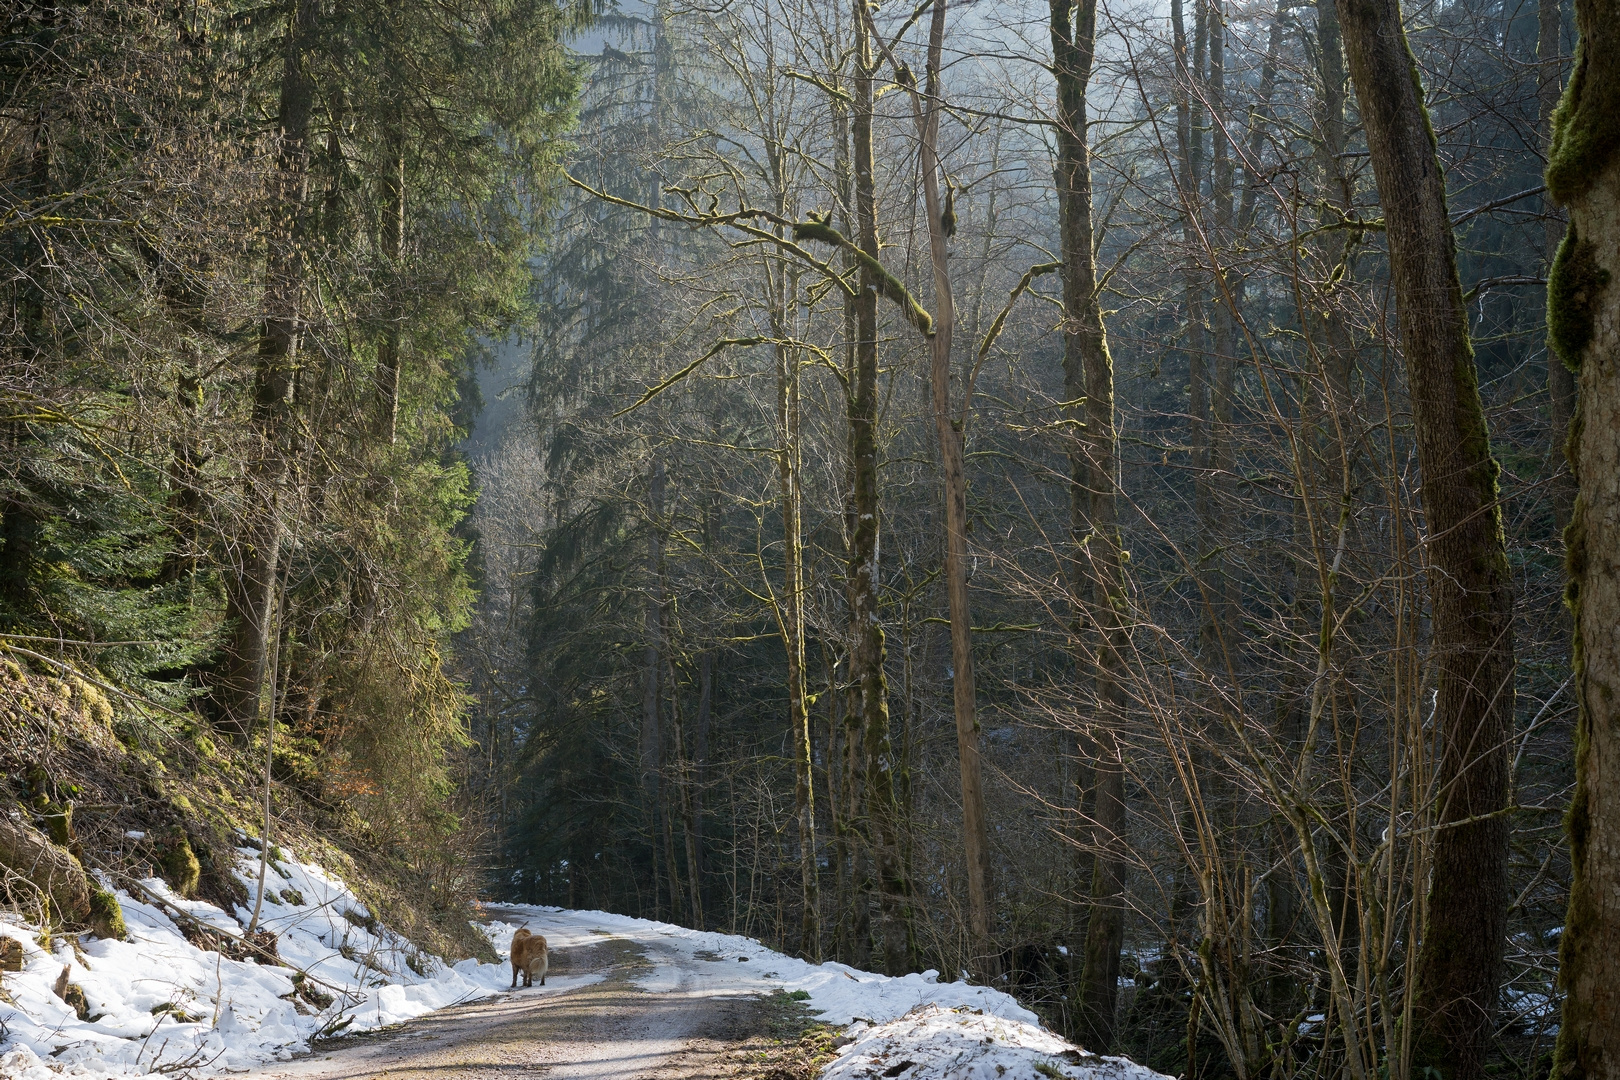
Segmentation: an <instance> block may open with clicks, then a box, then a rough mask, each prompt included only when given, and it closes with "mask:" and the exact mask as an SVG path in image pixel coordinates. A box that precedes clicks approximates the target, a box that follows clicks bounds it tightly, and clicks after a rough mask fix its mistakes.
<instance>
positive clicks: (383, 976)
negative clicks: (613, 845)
mask: <svg viewBox="0 0 1620 1080" xmlns="http://www.w3.org/2000/svg"><path fill="white" fill-rule="evenodd" d="M238 855H239V860H238V863H237V873H238V876H240V877H241V878H242V880H243V881H244V882H245V883H246V884H247V886H248V892H249V896H250V902H249V906H248V907H246V908H238V909H237V911H236V912H235V913H234V917H233V915H229V914H226V913H225V912H224V911H222V910H220V909H219V908H217V907H215V906H214V905H212V904H207V903H203V902H201V901H193V900H185V899H182V898H180V897H179V896H177V895H175V894H174V893H173V892H171V891H170V890H169V888H168V886H166V885H165V884H164V883H163V882H162V880H160V879H158V878H151V879H148V880H146V881H144V882H142V883H141V884H142V887H143V888H144V889H147V890H149V891H150V893H151V894H152V895H154V896H156V897H159V898H161V899H162V900H163V901H164V902H165V903H166V904H168V905H170V906H172V908H173V909H175V910H178V911H183V912H185V913H186V914H187V915H189V916H191V917H192V918H193V919H195V920H196V921H197V922H199V923H201V924H203V925H204V926H206V927H211V928H214V929H217V930H220V931H223V932H224V933H226V934H230V935H234V936H237V937H240V936H241V934H242V932H243V929H244V927H245V926H246V925H247V923H248V922H249V920H250V919H251V918H252V906H251V898H252V897H254V896H256V895H257V881H258V859H259V855H258V852H257V851H255V850H253V849H251V848H240V849H238ZM135 891H136V893H137V896H131V895H130V893H129V892H126V891H123V890H119V891H118V892H117V893H116V895H117V897H118V901H119V903H120V905H121V906H122V907H123V911H124V922H125V924H126V925H127V927H128V930H129V940H128V941H103V940H100V939H95V938H89V937H86V938H85V940H84V943H83V945H82V946H81V947H80V948H79V949H77V950H76V949H75V948H74V946H73V944H72V939H71V938H68V937H61V936H58V937H57V938H55V939H54V941H53V947H52V949H51V951H49V952H47V951H46V950H45V949H43V948H41V947H40V945H39V942H38V940H37V938H38V931H37V928H34V927H29V926H25V925H21V924H18V923H8V922H4V921H0V936H4V937H10V938H14V939H16V940H17V941H19V942H21V943H22V947H23V950H24V969H23V970H22V971H20V972H5V973H3V974H0V990H3V991H4V995H5V997H6V998H8V999H9V1000H0V1077H4V1078H5V1080H56V1078H57V1077H59V1076H61V1075H71V1076H79V1077H84V1078H86V1080H93V1078H98V1077H115V1076H116V1077H133V1076H142V1075H147V1074H158V1073H159V1072H162V1073H169V1074H172V1073H175V1072H182V1071H189V1072H195V1073H196V1074H198V1075H206V1074H209V1073H217V1072H225V1071H227V1070H234V1071H240V1070H242V1069H245V1068H247V1067H249V1066H252V1065H255V1064H258V1063H261V1062H264V1061H268V1060H273V1059H276V1058H286V1057H290V1056H292V1055H293V1054H295V1053H297V1052H299V1051H301V1050H305V1049H307V1048H308V1045H309V1040H310V1038H311V1037H312V1036H316V1035H318V1034H321V1033H323V1032H331V1031H335V1030H345V1031H364V1030H368V1029H371V1028H375V1027H382V1026H385V1025H388V1024H395V1023H399V1022H400V1021H402V1020H408V1019H411V1018H412V1017H416V1016H421V1015H422V1014H424V1013H428V1012H431V1011H433V1010H434V1009H440V1008H443V1007H444V1006H446V1005H451V1004H454V1003H456V1002H458V1001H466V1000H469V999H472V998H477V997H487V996H488V995H490V994H493V993H495V992H496V991H498V990H502V989H505V988H506V986H507V984H508V981H509V980H510V977H511V976H510V968H508V967H506V966H505V965H497V964H480V963H479V962H478V961H476V960H463V961H462V962H461V963H459V964H456V965H455V966H454V967H451V966H448V965H446V964H445V963H444V962H443V961H442V960H440V959H439V958H437V957H434V956H429V955H426V954H424V953H420V952H418V951H417V950H416V949H415V948H413V947H412V946H411V945H410V943H409V942H407V941H405V940H404V939H403V938H401V937H400V936H399V935H397V934H395V933H393V932H392V931H390V930H389V929H387V928H386V927H384V926H381V925H379V924H378V923H377V922H376V921H375V920H374V919H372V917H371V913H370V912H369V911H367V909H366V906H365V905H364V904H362V903H361V902H360V900H359V899H358V898H356V897H355V895H354V894H353V893H352V892H351V891H350V890H349V889H348V888H347V887H346V886H345V885H344V884H343V882H341V881H339V880H338V879H337V878H335V877H333V876H331V875H330V874H327V873H326V872H325V871H324V870H322V869H321V868H320V867H318V866H314V865H310V864H306V863H302V862H299V861H297V860H296V859H293V858H286V859H283V860H281V861H278V862H272V863H271V864H270V867H269V869H268V872H267V874H266V881H265V900H264V907H263V909H262V911H261V912H260V915H259V925H260V927H262V928H265V929H269V930H273V931H275V933H276V935H277V938H278V942H277V944H278V949H279V952H280V955H281V959H282V961H283V962H284V963H286V964H287V965H289V966H288V967H272V966H268V965H265V966H261V965H259V964H257V963H254V962H252V961H244V960H231V959H227V958H225V957H224V956H222V955H221V954H220V953H218V952H213V951H205V950H204V949H200V948H198V947H197V946H196V945H194V944H192V943H191V942H190V941H188V940H187V939H186V937H185V936H184V935H183V934H182V933H181V931H180V927H179V926H178V925H177V924H176V921H175V918H174V917H173V916H172V915H171V914H170V913H169V912H167V911H165V910H164V908H163V907H162V906H160V905H158V904H157V903H155V902H153V901H152V900H151V898H150V897H149V896H146V895H144V894H140V892H139V890H135ZM64 966H66V967H67V969H68V982H69V983H72V984H76V985H78V986H80V987H82V988H83V990H84V997H85V1001H86V1003H87V1004H88V1006H89V1010H88V1016H89V1018H88V1019H86V1020H80V1019H79V1017H78V1016H77V1015H76V1013H75V1011H74V1009H73V1008H72V1007H70V1006H69V1005H67V1004H65V1003H64V1002H63V1001H62V1000H61V999H59V998H58V997H57V996H56V994H55V993H54V992H53V986H54V985H55V983H56V982H57V980H58V978H59V977H60V975H61V972H62V969H63V967H64ZM294 969H299V970H301V971H302V972H303V973H304V977H303V979H302V980H301V981H302V986H303V988H304V992H302V993H300V992H299V991H300V987H299V986H297V985H295V983H294V978H295V976H296V974H297V972H296V971H295V970H294ZM589 981H592V979H591V978H590V977H576V978H573V979H566V978H564V979H556V980H548V988H549V987H551V986H552V985H555V987H556V988H557V989H558V990H563V989H567V988H569V987H571V986H578V985H581V984H583V983H585V982H589Z"/></svg>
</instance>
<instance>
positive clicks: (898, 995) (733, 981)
mask: <svg viewBox="0 0 1620 1080" xmlns="http://www.w3.org/2000/svg"><path fill="white" fill-rule="evenodd" d="M492 913H493V914H497V915H500V916H503V917H505V918H508V919H515V922H514V923H512V924H510V925H505V926H503V925H501V924H499V923H496V924H491V925H489V926H487V927H486V928H485V929H486V932H487V933H489V934H490V936H491V938H492V939H494V940H495V941H496V945H497V948H499V947H501V946H502V945H503V944H504V943H505V942H508V941H510V940H511V935H512V933H513V932H514V931H515V930H516V926H517V925H518V924H521V925H527V926H528V927H529V928H530V929H532V930H534V931H536V932H537V933H541V934H544V935H546V938H547V940H548V942H549V943H550V944H551V945H552V946H554V947H562V948H566V947H568V946H570V945H580V944H586V943H588V942H591V941H601V940H603V938H604V937H605V936H612V937H621V938H627V939H629V940H631V941H633V942H635V943H637V944H638V945H641V946H642V947H643V948H644V950H645V951H646V953H647V957H648V959H650V960H651V961H653V964H652V968H651V970H650V971H648V972H647V973H646V974H644V975H642V976H641V977H640V978H639V979H638V980H637V982H638V985H640V987H641V988H642V989H644V990H648V991H651V992H654V993H658V992H663V991H670V990H674V989H676V988H677V987H679V988H680V989H682V990H683V991H684V992H686V993H694V992H697V993H702V994H705V995H713V996H742V995H748V994H760V993H770V992H773V991H783V992H786V993H800V994H803V995H807V1002H806V1003H807V1005H808V1006H809V1007H810V1009H811V1010H812V1011H814V1012H816V1013H818V1014H820V1017H821V1019H823V1020H825V1021H826V1022H827V1023H829V1024H835V1025H840V1026H842V1025H850V1027H849V1030H848V1031H847V1032H846V1034H847V1035H848V1036H850V1037H852V1038H853V1040H854V1041H853V1042H851V1043H849V1044H848V1045H846V1046H845V1047H844V1048H843V1049H842V1050H841V1051H840V1056H839V1057H838V1059H837V1060H836V1061H834V1062H833V1063H832V1064H830V1065H829V1066H828V1067H827V1068H826V1070H825V1071H824V1072H823V1073H822V1080H854V1078H856V1077H862V1078H864V1077H878V1076H896V1077H901V1078H903V1080H922V1078H927V1080H981V1078H982V1080H1008V1078H1011V1077H1018V1078H1030V1077H1037V1076H1040V1075H1042V1073H1043V1072H1044V1075H1046V1076H1054V1077H1067V1078H1071V1080H1164V1078H1163V1076H1162V1074H1160V1073H1156V1072H1154V1071H1152V1070H1151V1069H1146V1068H1143V1067H1142V1066H1140V1065H1136V1064H1134V1063H1132V1062H1130V1061H1128V1060H1126V1059H1125V1058H1105V1057H1099V1056H1097V1055H1094V1054H1087V1053H1085V1052H1084V1051H1082V1050H1081V1049H1080V1048H1078V1047H1076V1046H1075V1045H1074V1044H1072V1043H1069V1042H1066V1041H1065V1040H1063V1039H1061V1038H1059V1037H1058V1036H1057V1035H1054V1034H1053V1033H1051V1032H1050V1031H1047V1030H1045V1029H1043V1028H1042V1027H1041V1026H1040V1021H1039V1019H1038V1018H1037V1017H1036V1016H1035V1014H1034V1013H1032V1012H1030V1011H1029V1010H1028V1009H1026V1008H1024V1007H1023V1006H1022V1005H1020V1004H1018V1002H1017V1001H1016V1000H1014V999H1013V998H1012V997H1010V996H1009V995H1007V994H1004V993H1002V992H1001V991H999V990H993V989H991V988H989V987H985V986H970V985H968V984H966V983H960V982H950V983H942V982H939V981H938V980H939V973H938V972H935V971H926V972H923V973H922V974H912V975H905V976H902V977H899V978H890V977H888V976H885V975H875V974H873V973H872V972H869V971H861V970H859V969H858V968H852V967H848V966H847V965H844V964H838V963H833V962H828V963H824V964H811V963H807V962H806V961H803V960H796V959H794V958H793V957H790V956H783V955H782V954H781V953H778V952H773V951H772V950H770V949H767V948H766V947H765V946H763V945H761V944H760V943H759V942H757V941H755V940H753V939H752V938H746V937H738V936H735V935H732V934H717V933H708V932H704V931H700V930H688V929H686V928H685V927H681V926H673V925H670V924H669V923H659V922H650V921H647V920H644V919H632V918H629V917H627V916H624V915H610V914H608V913H606V912H601V911H566V910H563V909H560V908H544V907H529V906H520V905H512V906H507V907H502V908H497V909H495V910H494V911H493V912H492ZM503 934H504V937H503V936H502V935H503ZM693 975H695V976H696V978H695V979H694V978H692V977H691V976H693ZM905 1062H910V1064H908V1065H904V1067H903V1068H901V1067H900V1066H901V1065H902V1064H903V1063H905ZM874 1066H877V1067H874ZM1042 1066H1044V1070H1043V1069H1042V1068H1041V1067H1042ZM891 1070H892V1071H891Z"/></svg>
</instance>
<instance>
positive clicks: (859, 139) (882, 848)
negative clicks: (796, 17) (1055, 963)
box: [849, 0, 912, 975]
mask: <svg viewBox="0 0 1620 1080" xmlns="http://www.w3.org/2000/svg"><path fill="white" fill-rule="evenodd" d="M863 4H864V0H856V3H855V4H854V5H853V9H854V29H855V57H854V62H855V79H854V103H853V105H852V107H851V124H850V134H851V137H852V141H853V144H854V159H855V161H854V165H855V223H856V231H857V234H858V235H857V238H856V243H857V244H858V245H859V247H860V248H861V250H862V251H864V252H865V253H866V254H867V255H868V256H870V257H871V258H872V259H874V260H875V259H877V257H878V238H877V188H876V183H875V180H874V177H873V169H874V164H873V158H872V112H873V85H872V83H873V76H874V74H875V71H876V64H875V62H874V57H873V55H872V42H871V34H870V32H869V29H868V27H867V23H866V14H865V10H864V7H863ZM877 305H878V281H877V278H876V276H875V275H874V274H873V273H872V271H871V269H870V268H869V267H868V266H867V265H866V264H865V263H863V264H862V266H861V270H860V278H859V289H858V291H857V295H856V298H855V371H854V376H855V377H854V380H853V383H852V385H851V386H850V391H849V427H850V457H851V462H852V466H853V472H854V509H855V528H854V532H853V533H852V535H851V537H850V549H849V604H850V620H851V637H852V641H851V649H850V678H851V680H852V682H853V683H854V684H855V690H856V696H857V700H858V702H859V716H860V723H861V737H862V744H863V749H864V753H865V759H866V761H865V764H866V776H865V795H866V819H867V826H868V828H869V830H870V832H871V838H872V845H871V846H872V858H873V861H874V863H875V864H876V865H875V872H876V875H877V889H878V898H879V904H880V905H881V909H882V913H883V927H882V936H883V968H884V970H885V971H887V972H888V973H889V974H891V975H894V974H899V973H901V972H903V971H906V970H908V969H909V968H910V966H911V954H912V928H911V884H910V882H908V881H907V880H906V877H905V872H904V868H903V866H902V864H901V861H900V845H899V822H898V821H897V820H896V814H895V806H894V751H893V747H892V745H891V743H890V737H889V690H888V683H887V680H886V678H885V676H884V673H883V659H884V643H883V624H882V622H881V621H880V619H879V616H878V526H879V517H878V514H879V506H878V454H877V415H878V399H877V367H878V364H877V335H878V327H877Z"/></svg>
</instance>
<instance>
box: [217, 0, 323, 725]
mask: <svg viewBox="0 0 1620 1080" xmlns="http://www.w3.org/2000/svg"><path fill="white" fill-rule="evenodd" d="M318 13H319V5H318V4H317V3H316V0H292V2H291V4H290V6H289V9H288V13H287V35H286V46H285V52H284V54H283V60H282V72H281V93H280V101H279V107H278V118H277V133H278V135H279V137H280V141H281V145H280V150H279V154H278V157H277V161H276V174H277V176H276V179H277V184H276V206H275V210H274V214H275V218H274V220H273V221H272V222H271V228H270V245H269V251H270V253H269V256H268V258H267V259H266V264H265V289H264V301H263V303H264V311H263V318H262V320H261V322H260V325H259V348H258V357H257V360H256V362H255V365H254V376H253V414H252V425H253V435H254V441H255V444H256V445H255V447H254V449H253V451H252V455H251V458H250V460H249V463H248V470H247V471H248V477H247V485H246V492H245V498H244V507H243V514H242V517H243V525H244V527H243V530H242V533H241V535H240V537H239V539H238V542H237V550H236V552H235V554H234V558H235V560H236V561H237V565H236V567H235V571H236V572H235V574H234V575H232V576H231V579H230V580H229V581H228V582H227V587H226V590H225V605H226V617H227V621H228V622H229V624H230V639H229V642H228V643H227V645H226V648H225V657H224V664H223V670H222V671H221V675H220V679H219V684H218V686H217V688H216V692H215V699H216V701H217V703H218V705H219V707H220V713H221V721H222V725H223V727H224V728H225V729H226V730H228V731H230V732H232V733H233V734H235V735H238V736H242V735H245V734H246V733H247V731H248V729H249V728H250V727H251V726H252V724H253V722H254V720H255V719H257V717H258V715H259V708H260V697H261V695H262V694H263V691H264V679H265V665H266V660H267V657H268V653H269V648H268V646H269V630H270V609H271V607H272V605H273V603H274V593H275V581H276V568H277V566H278V565H279V563H280V558H281V516H280V498H279V490H278V489H279V488H280V486H281V480H282V475H283V473H284V472H285V463H284V461H283V456H284V455H283V445H282V444H283V442H284V441H285V438H286V432H287V429H288V427H289V426H290V420H291V417H290V412H291V408H290V405H289V400H288V399H289V398H290V396H291V394H292V389H293V373H294V370H295V368H296V360H297V357H296V354H297V350H298V306H299V294H300V292H301V291H302V289H303V280H304V263H303V258H302V254H301V252H300V251H299V239H300V237H299V232H300V230H299V218H300V216H301V213H302V210H303V205H304V200H305V198H306V196H307V194H308V186H309V148H308V139H309V127H310V119H311V117H312V115H313V113H314V108H315V83H314V79H313V77H312V76H311V75H310V72H309V67H308V56H307V51H308V50H309V48H310V47H311V46H312V44H313V38H314V33H315V23H316V16H317V15H318Z"/></svg>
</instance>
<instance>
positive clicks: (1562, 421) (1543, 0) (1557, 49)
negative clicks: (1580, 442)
mask: <svg viewBox="0 0 1620 1080" xmlns="http://www.w3.org/2000/svg"><path fill="white" fill-rule="evenodd" d="M1536 24H1537V32H1536V66H1537V68H1538V71H1537V73H1536V77H1537V79H1538V80H1539V85H1538V86H1537V88H1536V104H1537V105H1538V106H1539V108H1538V110H1537V112H1538V116H1537V118H1536V119H1537V122H1538V123H1537V126H1538V127H1539V128H1540V129H1541V139H1542V145H1543V148H1544V149H1545V150H1546V152H1547V156H1548V158H1549V159H1550V158H1551V157H1552V135H1553V113H1554V112H1556V111H1557V109H1558V96H1559V90H1560V88H1561V86H1562V84H1563V78H1562V75H1563V55H1562V54H1563V51H1564V50H1563V43H1562V38H1563V24H1564V11H1563V4H1562V2H1561V0H1540V3H1539V4H1538V5H1537V11H1536ZM1543 211H1544V212H1545V213H1546V215H1547V216H1546V219H1545V220H1544V221H1543V222H1542V244H1543V246H1544V248H1545V254H1546V259H1547V266H1548V268H1549V269H1550V268H1551V267H1552V264H1553V260H1554V259H1555V258H1556V257H1557V255H1558V241H1559V240H1561V239H1562V238H1563V235H1564V223H1563V222H1562V221H1560V220H1559V218H1558V216H1557V213H1556V204H1555V203H1554V201H1553V197H1552V194H1551V193H1550V192H1549V193H1548V195H1547V197H1546V200H1545V205H1544V207H1543ZM1574 412H1575V373H1574V372H1572V371H1571V370H1570V369H1569V368H1568V367H1566V366H1565V364H1564V362H1563V361H1562V360H1561V359H1559V357H1558V350H1556V349H1554V348H1552V347H1551V346H1548V348H1547V420H1548V441H1549V443H1550V444H1551V447H1550V449H1551V454H1552V469H1553V473H1554V474H1555V479H1554V481H1553V484H1552V492H1551V498H1552V506H1553V521H1554V523H1555V524H1556V525H1557V526H1558V531H1559V532H1560V533H1562V532H1563V531H1564V529H1565V527H1566V526H1568V525H1569V515H1570V509H1571V505H1572V504H1573V503H1574V501H1575V490H1574V489H1575V483H1574V478H1573V477H1572V476H1571V475H1570V473H1569V472H1568V465H1569V462H1568V459H1567V458H1565V456H1564V442H1565V440H1567V439H1568V438H1569V421H1570V417H1571V416H1573V415H1574Z"/></svg>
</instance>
